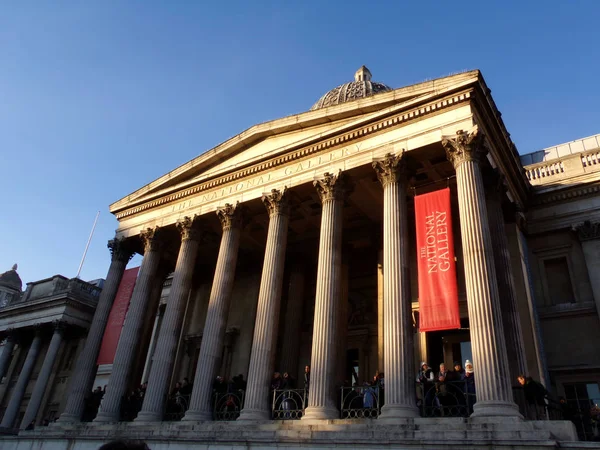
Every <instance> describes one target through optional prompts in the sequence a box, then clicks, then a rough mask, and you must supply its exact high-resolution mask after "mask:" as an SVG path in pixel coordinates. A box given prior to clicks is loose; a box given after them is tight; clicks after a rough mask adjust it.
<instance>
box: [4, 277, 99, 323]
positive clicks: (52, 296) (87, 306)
mask: <svg viewBox="0 0 600 450" xmlns="http://www.w3.org/2000/svg"><path fill="white" fill-rule="evenodd" d="M100 292H101V289H100V288H98V287H96V286H94V285H92V284H89V283H86V282H84V281H81V280H80V279H77V278H73V279H68V278H66V277H63V276H61V275H55V276H54V277H52V278H48V279H45V280H40V281H37V282H34V283H28V284H27V290H26V291H25V292H24V293H23V295H22V296H21V297H20V298H19V299H17V300H16V301H13V302H11V303H10V304H8V305H7V306H5V307H3V308H0V332H2V331H5V330H7V329H9V328H13V329H16V328H23V327H29V326H34V325H36V324H42V323H51V322H53V321H56V320H64V321H66V322H67V323H70V324H72V325H75V326H77V327H80V328H82V329H87V328H88V327H89V324H90V322H91V320H92V316H93V314H94V309H95V308H96V304H97V302H98V297H99V295H100Z"/></svg>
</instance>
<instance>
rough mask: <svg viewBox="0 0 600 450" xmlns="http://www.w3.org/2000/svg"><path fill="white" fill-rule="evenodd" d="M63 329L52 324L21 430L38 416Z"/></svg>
mask: <svg viewBox="0 0 600 450" xmlns="http://www.w3.org/2000/svg"><path fill="white" fill-rule="evenodd" d="M64 328H65V324H64V323H63V322H59V321H57V322H55V323H54V333H53V334H52V339H51V340H50V345H49V346H48V350H47V352H46V356H45V358H44V363H43V364H42V369H41V370H40V373H39V375H38V377H37V380H36V382H35V386H34V388H33V392H32V393H31V398H30V400H29V403H28V404H27V409H26V410H25V415H24V416H23V420H22V421H21V429H22V430H23V429H25V428H26V427H27V425H29V424H30V423H31V421H32V420H35V418H36V416H37V414H38V411H39V409H40V405H41V404H42V399H43V398H44V393H45V392H46V388H47V387H48V380H49V379H50V375H52V368H53V367H54V362H55V361H56V355H57V354H58V350H59V349H60V346H61V345H62V342H63V332H64Z"/></svg>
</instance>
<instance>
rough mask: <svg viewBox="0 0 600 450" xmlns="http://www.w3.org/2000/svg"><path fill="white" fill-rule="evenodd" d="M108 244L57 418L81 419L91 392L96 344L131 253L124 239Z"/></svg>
mask: <svg viewBox="0 0 600 450" xmlns="http://www.w3.org/2000/svg"><path fill="white" fill-rule="evenodd" d="M108 248H109V249H110V252H111V263H110V268H109V269H108V275H106V281H105V282H104V287H103V288H102V292H100V298H99V299H98V306H97V307H96V311H95V312H94V317H93V319H92V323H91V325H90V329H89V331H88V334H87V337H86V340H85V345H84V347H83V351H82V352H81V354H80V355H79V358H78V359H77V362H76V365H75V369H74V370H73V373H72V375H71V380H70V384H69V393H68V396H67V404H66V406H65V410H64V412H63V413H62V414H61V415H60V417H59V419H58V422H79V421H80V420H81V416H82V414H83V410H84V408H85V399H86V397H87V396H88V395H90V394H91V392H92V383H93V382H94V377H95V376H96V370H97V367H98V366H97V365H96V361H97V360H98V353H99V352H100V345H101V344H102V338H103V337H104V330H105V328H106V323H107V322H108V315H109V314H110V310H111V309H112V306H113V303H114V301H115V296H116V295H117V290H118V289H119V284H121V278H123V273H124V272H125V268H126V267H127V263H128V262H129V260H130V259H131V257H132V256H133V252H132V251H131V250H130V248H129V247H128V246H127V245H126V244H125V239H113V240H111V241H108Z"/></svg>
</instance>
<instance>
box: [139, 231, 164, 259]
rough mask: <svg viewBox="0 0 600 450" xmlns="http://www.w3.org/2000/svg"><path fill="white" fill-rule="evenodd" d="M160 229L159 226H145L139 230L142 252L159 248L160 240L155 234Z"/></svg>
mask: <svg viewBox="0 0 600 450" xmlns="http://www.w3.org/2000/svg"><path fill="white" fill-rule="evenodd" d="M159 229H160V227H159V226H156V227H154V228H146V229H145V230H142V231H140V237H141V238H142V241H143V242H144V253H147V252H150V251H158V250H160V246H161V242H160V240H159V239H157V237H156V234H157V232H158V230H159Z"/></svg>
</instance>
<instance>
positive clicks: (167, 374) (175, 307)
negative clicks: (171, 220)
mask: <svg viewBox="0 0 600 450" xmlns="http://www.w3.org/2000/svg"><path fill="white" fill-rule="evenodd" d="M194 222H195V220H194V219H193V218H190V217H185V218H184V219H183V220H181V221H179V222H177V229H178V230H179V232H180V233H181V247H180V249H179V255H178V257H177V264H176V266H175V273H174V275H173V283H172V285H171V291H170V293H169V298H168V300H167V305H166V309H165V314H164V316H163V319H162V323H161V326H160V331H159V334H158V340H157V342H156V349H155V351H154V356H153V361H152V366H151V369H150V378H149V379H148V388H147V390H146V395H145V396H144V403H143V405H142V410H141V411H140V413H139V414H138V417H137V419H136V421H146V422H152V421H160V420H161V419H162V416H163V413H164V409H165V403H166V400H167V396H168V394H169V383H170V381H171V374H172V372H173V364H174V362H175V356H176V354H177V344H178V341H179V330H181V326H182V325H183V315H184V313H185V307H186V301H187V298H188V296H189V293H190V289H191V288H192V277H193V274H194V265H195V263H196V257H197V255H198V247H199V245H200V237H201V233H200V231H199V230H198V227H197V223H196V224H195V223H194Z"/></svg>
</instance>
